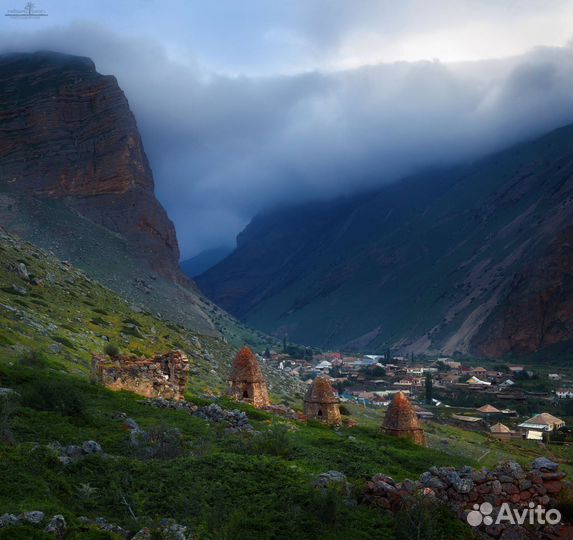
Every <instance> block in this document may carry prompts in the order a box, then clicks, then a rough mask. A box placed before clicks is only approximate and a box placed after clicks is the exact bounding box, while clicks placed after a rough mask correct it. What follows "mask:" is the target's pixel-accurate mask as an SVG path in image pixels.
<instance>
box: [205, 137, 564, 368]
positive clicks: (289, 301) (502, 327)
mask: <svg viewBox="0 0 573 540" xmlns="http://www.w3.org/2000/svg"><path fill="white" fill-rule="evenodd" d="M571 143H572V128H571V126H567V127H564V128H561V129H558V130H556V131H554V132H551V133H549V134H547V135H546V136H544V137H541V138H539V139H538V140H535V141H532V142H529V143H525V144H521V145H518V146H516V147H513V148H511V149H508V150H506V151H503V152H500V153H498V154H495V155H492V156H490V157H487V158H485V159H482V160H480V161H478V162H475V163H473V164H471V165H467V166H463V167H457V168H454V169H450V170H447V171H431V172H426V173H423V174H419V175H417V176H414V177H411V178H408V179H405V180H402V181H401V182H398V183H396V184H393V185H389V186H385V187H382V188H380V189H378V190H377V191H374V192H371V193H367V194H361V195H357V196H351V197H347V198H344V199H338V200H335V201H323V202H316V203H307V204H303V205H295V206H290V207H283V208H277V209H275V210H274V211H272V212H267V213H264V214H261V215H259V216H257V217H256V218H255V219H253V221H252V222H251V223H250V224H249V226H248V227H247V228H246V229H245V230H244V231H243V232H242V233H241V234H240V235H239V237H238V247H237V249H236V250H235V251H234V252H233V253H232V254H231V255H230V256H229V257H227V258H226V259H225V260H224V261H222V262H221V263H219V264H218V265H216V266H215V267H213V268H211V269H210V270H208V271H207V272H206V273H205V274H203V275H201V276H199V277H198V278H197V283H198V284H199V286H200V287H201V289H202V290H203V291H204V292H205V293H206V294H207V295H208V296H209V297H210V298H212V299H213V300H214V301H215V302H217V303H218V304H219V305H221V306H222V307H223V308H225V309H227V310H229V311H230V312H231V313H233V314H235V315H237V316H238V317H240V318H242V319H243V320H244V321H246V322H247V323H249V324H252V325H253V326H255V327H256V328H259V329H261V330H264V331H268V332H273V333H274V334H275V335H277V336H280V335H282V334H283V333H288V334H289V336H290V337H291V338H292V339H294V340H297V341H300V342H303V343H310V344H314V345H317V346H322V347H342V348H346V349H357V350H369V351H383V350H385V349H386V348H387V347H394V348H398V349H401V350H403V351H414V352H418V353H421V352H426V351H442V352H444V353H447V354H454V353H456V352H458V353H463V354H468V353H469V354H476V355H488V356H496V357H501V356H504V355H518V354H529V353H534V352H536V351H539V350H543V349H545V348H546V347H550V346H561V345H563V344H566V345H567V344H569V345H570V343H571V339H572V335H573V328H572V327H573V324H572V319H573V315H572V311H573V306H572V301H573V300H572V296H571V290H572V285H571V283H572V270H571V268H572V264H571V263H572V262H573V251H572V247H571V243H570V237H571V185H570V182H571V168H572V167H571V152H570V149H571Z"/></svg>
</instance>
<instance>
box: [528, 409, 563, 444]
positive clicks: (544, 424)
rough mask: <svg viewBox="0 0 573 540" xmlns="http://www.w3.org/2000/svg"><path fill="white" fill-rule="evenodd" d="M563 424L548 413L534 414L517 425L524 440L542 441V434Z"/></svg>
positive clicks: (559, 419)
mask: <svg viewBox="0 0 573 540" xmlns="http://www.w3.org/2000/svg"><path fill="white" fill-rule="evenodd" d="M564 425H565V422H564V421H563V420H561V418H557V417H556V416H553V415H552V414H550V413H547V412H543V413H540V414H536V415H535V416H533V417H531V418H529V419H528V420H526V421H525V422H523V423H521V424H519V426H518V427H519V428H520V430H521V433H522V434H523V436H524V437H525V438H526V439H536V440H540V439H542V435H543V433H548V432H551V431H554V430H557V429H559V428H560V427H563V426H564Z"/></svg>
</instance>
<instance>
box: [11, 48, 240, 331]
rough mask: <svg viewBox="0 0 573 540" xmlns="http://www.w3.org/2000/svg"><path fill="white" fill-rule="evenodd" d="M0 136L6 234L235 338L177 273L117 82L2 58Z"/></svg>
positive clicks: (182, 320) (88, 71) (191, 323)
mask: <svg viewBox="0 0 573 540" xmlns="http://www.w3.org/2000/svg"><path fill="white" fill-rule="evenodd" d="M0 125H1V129H0V225H2V226H4V227H5V228H6V229H7V230H9V231H12V232H15V233H17V234H18V235H20V236H22V237H24V238H26V239H28V240H30V241H32V242H34V243H35V244H37V245H39V246H42V247H44V248H48V249H50V250H52V251H53V252H54V253H56V254H57V256H58V257H60V258H61V259H67V260H70V261H71V262H73V263H74V264H75V265H77V266H78V267H80V268H82V269H83V270H85V271H86V272H88V273H89V275H90V276H92V277H94V278H96V279H98V280H99V281H100V282H101V283H104V284H105V285H106V286H108V287H110V288H112V289H113V290H115V291H116V292H118V293H119V294H121V295H123V296H124V297H126V298H129V299H130V301H132V302H133V303H135V304H137V305H144V306H147V307H148V308H149V309H151V310H153V312H155V313H159V314H161V315H162V316H164V317H166V318H169V319H171V320H173V321H176V322H177V323H179V324H182V325H184V326H186V327H187V328H190V329H192V330H196V331H198V332H200V333H202V334H209V335H218V334H219V332H220V331H221V330H222V328H223V326H225V325H227V326H231V327H233V326H236V325H235V324H234V322H233V321H231V320H230V318H229V317H227V316H226V314H224V313H222V312H219V311H218V310H217V309H216V308H215V307H214V306H212V305H210V303H209V302H206V301H205V300H204V299H203V298H201V296H200V295H199V294H198V292H197V290H196V287H195V285H194V284H193V283H192V282H191V281H190V280H188V279H187V278H186V277H185V276H184V275H183V274H182V273H181V272H180V270H179V266H178V262H179V261H178V259H179V248H178V245H177V238H176V235H175V229H174V227H173V224H172V223H171V221H170V220H169V218H168V217H167V214H166V212H165V210H164V209H163V207H162V206H161V204H160V203H159V202H158V201H157V199H156V198H155V195H154V182H153V176H152V173H151V169H150V167H149V163H148V161H147V157H146V155H145V152H144V149H143V145H142V142H141V138H140V136H139V133H138V130H137V125H136V122H135V118H134V116H133V114H132V113H131V111H130V109H129V105H128V102H127V99H126V97H125V96H124V94H123V92H122V91H121V89H120V88H119V86H118V84H117V81H116V79H115V78H114V77H113V76H104V75H100V74H99V73H97V71H96V70H95V66H94V64H93V62H92V61H91V60H90V59H88V58H80V57H75V56H67V55H62V54H57V53H52V52H39V53H34V54H11V55H5V56H2V57H0ZM215 319H217V320H218V321H219V322H217V321H215ZM221 321H223V322H221Z"/></svg>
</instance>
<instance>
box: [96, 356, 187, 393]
mask: <svg viewBox="0 0 573 540" xmlns="http://www.w3.org/2000/svg"><path fill="white" fill-rule="evenodd" d="M188 377H189V359H188V358H187V356H185V354H184V353H183V352H182V351H170V352H167V353H165V354H158V355H156V356H154V357H153V358H152V359H150V358H138V357H133V356H114V357H110V356H107V355H93V356H92V370H91V380H92V381H93V382H96V383H99V384H102V385H104V386H106V387H107V388H110V389H112V390H128V391H130V392H134V393H136V394H139V395H140V396H143V397H146V398H157V397H162V398H165V399H173V400H183V399H184V392H185V386H186V384H187V380H188Z"/></svg>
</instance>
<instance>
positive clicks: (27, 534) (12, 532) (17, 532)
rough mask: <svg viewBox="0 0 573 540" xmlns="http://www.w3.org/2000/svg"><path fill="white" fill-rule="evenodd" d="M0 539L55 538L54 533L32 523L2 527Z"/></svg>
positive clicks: (49, 539)
mask: <svg viewBox="0 0 573 540" xmlns="http://www.w3.org/2000/svg"><path fill="white" fill-rule="evenodd" d="M79 538H80V537H78V539H79ZM81 538H83V537H81ZM0 540H54V535H53V534H48V533H47V532H44V531H42V530H41V529H38V528H36V527H33V526H32V525H17V526H15V527H7V528H5V529H0Z"/></svg>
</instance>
